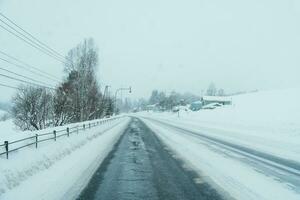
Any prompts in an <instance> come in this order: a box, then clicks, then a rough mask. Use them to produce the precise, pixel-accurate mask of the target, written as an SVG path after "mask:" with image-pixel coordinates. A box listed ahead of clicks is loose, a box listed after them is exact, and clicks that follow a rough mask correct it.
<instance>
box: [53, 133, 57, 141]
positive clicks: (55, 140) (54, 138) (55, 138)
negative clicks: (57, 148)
mask: <svg viewBox="0 0 300 200" xmlns="http://www.w3.org/2000/svg"><path fill="white" fill-rule="evenodd" d="M53 134H54V141H56V130H54V131H53Z"/></svg>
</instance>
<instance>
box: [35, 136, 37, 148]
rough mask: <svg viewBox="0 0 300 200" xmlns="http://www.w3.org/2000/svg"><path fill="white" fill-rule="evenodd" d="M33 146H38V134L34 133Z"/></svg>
mask: <svg viewBox="0 0 300 200" xmlns="http://www.w3.org/2000/svg"><path fill="white" fill-rule="evenodd" d="M35 148H36V149H37V148H38V134H35Z"/></svg>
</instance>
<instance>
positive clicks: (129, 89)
mask: <svg viewBox="0 0 300 200" xmlns="http://www.w3.org/2000/svg"><path fill="white" fill-rule="evenodd" d="M124 90H128V91H129V93H131V92H132V91H131V86H130V87H128V88H118V89H117V90H116V92H115V109H114V110H115V113H116V110H117V95H118V92H120V91H124Z"/></svg>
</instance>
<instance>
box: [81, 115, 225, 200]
mask: <svg viewBox="0 0 300 200" xmlns="http://www.w3.org/2000/svg"><path fill="white" fill-rule="evenodd" d="M195 180H197V181H195ZM196 182H197V183H196ZM78 199H80V200H81V199H84V200H93V199H95V200H96V199H97V200H98V199H101V200H125V199H126V200H135V199H151V200H152V199H153V200H157V199H164V200H179V199H180V200H196V199H197V200H202V199H203V200H206V199H207V200H208V199H209V200H215V199H221V197H220V195H219V194H217V193H216V191H215V190H214V189H212V188H211V187H210V186H209V185H208V184H207V183H205V182H202V181H201V179H199V178H198V177H197V175H196V174H195V173H194V172H192V171H190V170H186V169H185V168H184V167H183V164H182V163H181V161H179V160H176V159H174V158H173V157H172V156H171V155H170V153H169V152H168V151H167V150H166V149H165V148H164V146H163V145H162V144H161V143H160V141H159V140H158V139H157V137H156V136H155V135H154V133H153V132H152V131H151V130H150V129H149V128H148V127H147V126H145V124H144V123H143V122H141V121H139V120H138V119H133V120H132V121H131V123H130V125H129V126H128V128H127V130H126V131H125V132H124V134H123V136H122V137H121V138H120V140H119V142H118V143H117V144H116V146H115V148H114V150H113V151H112V152H111V153H110V155H109V156H108V157H107V158H106V159H105V161H104V162H103V163H102V164H101V166H100V167H99V169H98V170H97V171H96V173H95V174H94V176H93V178H92V179H91V180H90V183H89V184H88V186H87V187H86V188H85V190H84V191H83V192H82V193H81V195H80V196H79V197H78Z"/></svg>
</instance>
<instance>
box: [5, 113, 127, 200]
mask: <svg viewBox="0 0 300 200" xmlns="http://www.w3.org/2000/svg"><path fill="white" fill-rule="evenodd" d="M128 122H129V118H127V117H123V118H120V119H117V120H114V121H111V122H108V123H104V124H101V125H99V126H96V127H94V128H91V129H88V130H86V131H82V132H79V134H76V133H74V134H72V135H71V136H70V137H69V138H68V137H61V138H59V139H58V140H57V141H56V142H54V141H47V142H44V143H41V144H39V147H38V149H35V147H28V148H24V149H21V150H19V151H17V152H13V153H12V154H11V155H10V159H9V160H6V159H5V157H1V158H0V199H1V200H2V199H3V200H4V199H5V200H10V199H11V200H16V199H30V200H35V199H36V200H40V199H74V198H75V197H76V196H77V195H78V194H79V192H80V191H81V190H82V189H83V188H84V186H85V185H86V184H87V183H88V180H89V178H90V177H91V176H92V174H93V172H94V171H95V170H96V169H97V167H98V166H99V164H100V163H101V162H102V160H103V159H104V158H105V157H106V155H107V154H108V153H109V152H110V151H111V149H112V148H113V145H114V144H115V143H116V141H117V140H118V138H119V137H120V135H121V134H122V132H123V130H124V129H125V128H126V126H127V124H128ZM10 123H11V122H10V121H6V122H5V123H4V124H2V126H7V128H9V124H10ZM62 128H63V127H62ZM2 130H3V129H2ZM10 131H12V132H11V133H13V132H14V129H12V130H10ZM46 131H51V130H43V131H41V132H46ZM8 132H9V131H8ZM3 135H5V136H7V137H9V136H8V135H7V134H2V135H1V140H3ZM20 135H23V137H24V136H26V134H24V133H14V134H12V135H11V136H10V137H11V138H18V137H19V136H20Z"/></svg>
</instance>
